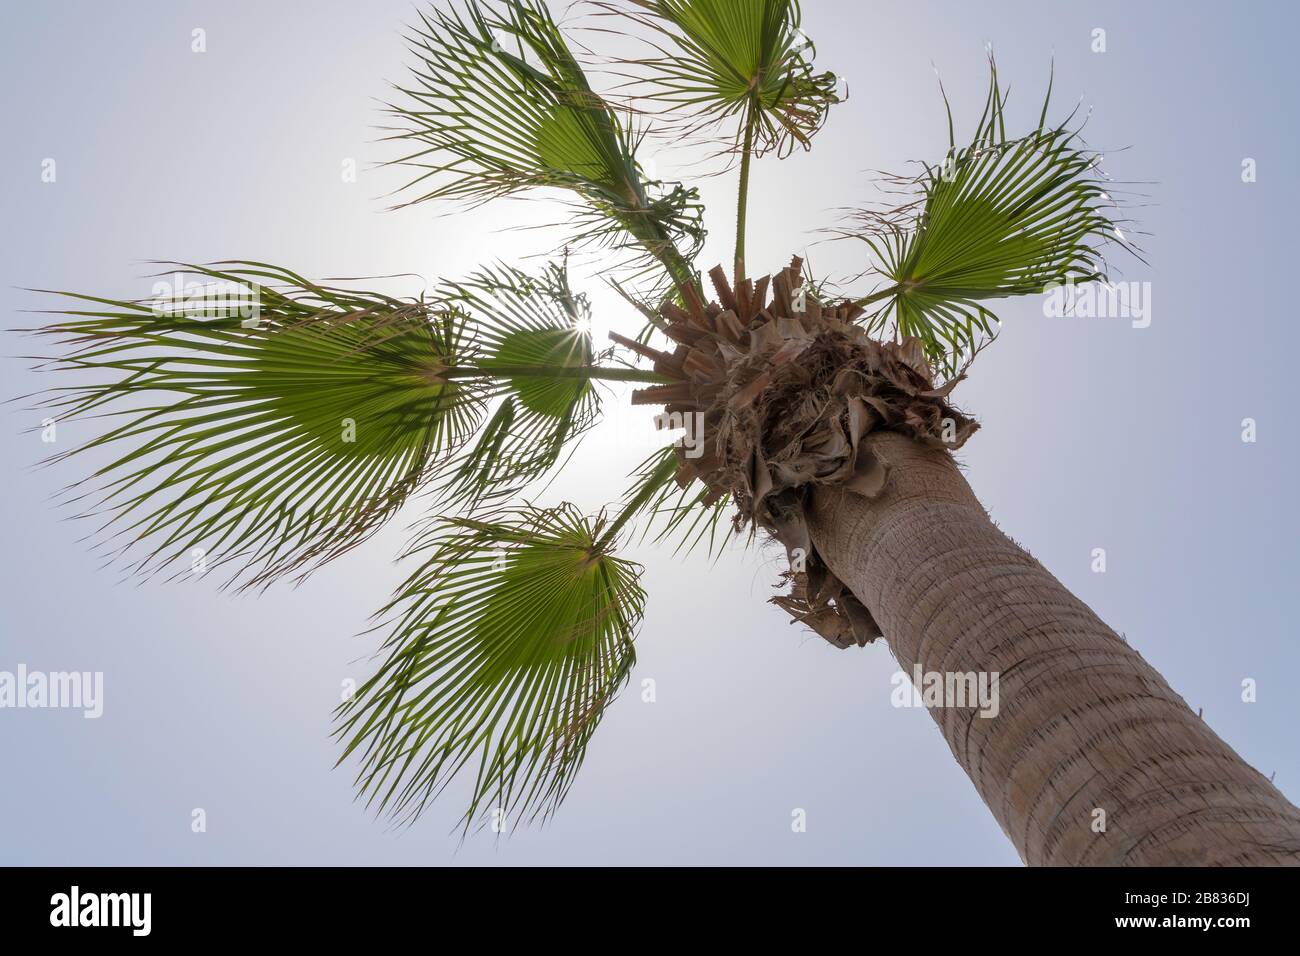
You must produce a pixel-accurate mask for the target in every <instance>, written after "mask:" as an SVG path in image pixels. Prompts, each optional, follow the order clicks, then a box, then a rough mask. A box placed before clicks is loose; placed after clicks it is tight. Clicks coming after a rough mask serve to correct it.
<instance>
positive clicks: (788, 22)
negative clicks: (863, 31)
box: [593, 0, 840, 155]
mask: <svg viewBox="0 0 1300 956" xmlns="http://www.w3.org/2000/svg"><path fill="white" fill-rule="evenodd" d="M593 6H594V7H595V8H597V9H598V10H600V11H602V12H604V13H609V14H615V15H618V16H621V17H624V18H627V19H629V20H631V21H633V22H635V23H637V24H639V25H641V26H642V27H645V28H648V29H650V30H653V31H655V32H656V33H657V34H658V35H660V36H662V37H665V38H666V40H667V41H668V43H669V44H670V46H669V47H668V48H665V47H664V46H661V45H659V44H658V43H655V44H654V47H655V50H656V53H657V55H655V56H651V57H647V58H642V59H634V60H631V61H630V63H629V66H631V67H633V68H634V69H637V71H638V76H639V78H640V79H641V80H642V83H641V84H639V85H643V86H644V87H645V89H646V93H645V96H646V98H647V99H648V100H650V101H652V102H658V103H659V104H661V105H662V106H663V107H665V109H666V110H667V112H668V113H669V114H680V115H682V116H684V117H686V118H687V122H688V123H689V124H690V127H691V128H693V129H696V130H698V129H702V128H708V127H710V126H716V125H719V124H724V123H727V122H728V121H731V120H737V121H738V122H737V126H736V129H735V131H734V136H733V138H734V140H735V143H736V146H737V147H738V148H741V141H742V138H746V137H747V143H748V145H747V146H746V147H744V148H745V150H746V152H748V151H749V150H750V149H752V151H753V152H754V153H755V154H756V155H762V154H764V153H766V152H768V151H770V150H777V151H778V153H779V154H781V155H785V154H788V153H789V152H790V151H791V150H793V149H794V147H795V146H796V145H798V146H802V147H804V148H805V149H806V148H808V147H809V146H810V143H811V140H812V137H813V135H814V134H815V133H816V132H817V131H818V130H819V129H821V127H822V125H823V124H824V123H825V121H826V116H827V113H828V111H829V109H830V107H831V106H832V105H833V104H835V103H838V102H839V101H840V97H839V96H838V94H837V86H838V82H837V79H836V77H835V75H834V74H833V73H829V72H823V73H815V72H814V71H813V67H812V60H813V57H814V56H815V53H816V50H815V47H814V46H813V43H812V41H811V40H809V39H808V38H807V37H806V36H805V35H804V34H803V32H802V31H801V30H800V22H801V12H800V9H799V3H798V0H744V2H737V0H626V2H624V3H614V2H605V0H597V2H594V3H593Z"/></svg>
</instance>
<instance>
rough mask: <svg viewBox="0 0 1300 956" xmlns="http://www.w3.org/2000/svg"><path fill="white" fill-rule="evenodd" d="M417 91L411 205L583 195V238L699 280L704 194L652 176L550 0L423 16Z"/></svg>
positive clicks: (472, 2)
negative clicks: (694, 263) (535, 194)
mask: <svg viewBox="0 0 1300 956" xmlns="http://www.w3.org/2000/svg"><path fill="white" fill-rule="evenodd" d="M420 16H421V23H420V25H419V27H417V28H416V29H415V30H414V32H413V35H412V36H411V37H410V44H411V49H412V52H413V53H414V55H415V56H416V58H417V60H418V63H417V65H416V66H415V67H414V68H413V70H412V75H411V82H410V83H408V84H407V85H406V86H401V87H398V89H399V91H400V92H401V93H403V94H404V95H405V97H406V98H407V100H406V102H405V104H404V105H394V106H391V107H390V110H389V111H390V114H391V115H392V116H393V117H395V118H396V119H397V120H399V121H400V124H401V125H400V126H398V127H396V128H395V129H393V130H392V134H391V136H390V138H391V139H394V140H399V141H403V142H406V143H409V144H413V145H414V146H415V147H416V151H415V152H412V153H408V154H406V155H404V156H402V157H400V158H399V159H397V160H395V162H396V163H400V164H405V165H408V166H412V167H415V168H416V169H419V170H421V172H420V173H419V175H418V176H417V177H416V178H415V179H414V180H413V181H412V182H411V183H409V184H408V186H407V187H406V188H407V189H408V190H414V191H415V198H414V199H412V200H411V202H423V201H426V200H431V199H442V198H446V199H456V200H463V201H468V202H471V203H475V202H482V201H486V200H488V199H492V198H495V197H498V196H505V195H510V194H513V193H517V192H520V191H523V190H528V189H533V188H536V187H554V188H557V189H562V190H567V191H569V192H571V193H574V194H576V195H577V196H578V197H579V198H580V199H581V200H582V203H581V204H580V208H581V209H582V210H584V211H583V212H581V213H580V214H579V215H578V216H576V217H574V219H573V220H572V222H573V224H574V225H575V226H576V227H577V228H578V230H579V235H578V238H579V239H580V240H592V241H597V242H602V243H607V244H611V245H614V246H616V247H618V248H629V237H630V239H631V242H632V244H633V245H634V246H635V247H636V248H639V249H640V250H641V253H642V254H643V255H644V256H648V257H650V258H651V259H653V260H656V261H657V262H658V263H659V264H661V265H662V266H663V267H664V268H665V269H666V270H667V272H668V274H669V275H670V276H671V277H672V279H673V280H674V281H675V282H678V283H682V282H692V281H694V271H693V270H692V268H691V267H690V259H692V258H693V257H694V255H695V253H696V252H697V251H698V249H699V246H700V245H701V244H702V243H703V240H704V230H703V227H702V225H701V223H700V206H699V203H698V197H697V194H696V193H695V192H694V191H693V190H687V189H684V188H683V187H681V186H680V185H673V186H671V187H669V186H664V184H660V183H651V182H648V181H647V180H646V179H645V178H644V177H643V175H642V171H641V167H640V166H639V165H638V163H637V161H636V157H635V144H636V137H635V136H634V135H633V133H632V131H631V130H630V129H629V127H628V125H627V123H626V122H625V120H624V117H623V116H622V115H621V114H618V113H616V112H615V111H614V110H613V109H611V107H610V106H609V105H608V104H607V103H606V102H605V101H604V100H603V99H601V97H600V96H598V95H597V94H596V93H594V92H593V91H592V89H591V86H590V84H589V83H588V81H587V78H586V75H585V74H584V73H583V70H582V68H581V67H580V66H579V64H578V62H577V61H576V60H575V59H574V57H573V54H572V53H571V52H570V50H569V47H568V44H567V42H566V41H565V39H564V36H563V34H562V33H561V31H560V29H559V27H558V26H557V25H556V24H555V22H554V20H553V19H552V18H551V14H550V12H549V10H548V9H547V7H546V4H545V3H543V2H541V0H515V2H511V3H506V4H499V3H493V2H490V0H466V2H465V3H462V4H460V5H449V6H447V7H446V8H445V9H441V8H434V9H431V10H430V11H428V12H427V13H421V15H420Z"/></svg>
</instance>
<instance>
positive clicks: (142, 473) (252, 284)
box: [37, 263, 484, 587]
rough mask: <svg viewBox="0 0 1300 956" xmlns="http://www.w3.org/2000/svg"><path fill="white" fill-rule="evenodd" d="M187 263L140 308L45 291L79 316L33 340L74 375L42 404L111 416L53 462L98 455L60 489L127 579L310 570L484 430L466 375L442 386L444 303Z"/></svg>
mask: <svg viewBox="0 0 1300 956" xmlns="http://www.w3.org/2000/svg"><path fill="white" fill-rule="evenodd" d="M184 268H185V270H186V271H184V272H182V273H178V274H177V276H176V277H175V278H174V280H172V279H169V280H167V281H164V282H162V283H161V284H160V286H159V288H160V290H161V291H160V292H159V293H158V294H157V295H155V297H154V299H153V300H151V301H146V302H140V301H114V300H109V299H101V298H95V297H90V296H80V295H70V294H68V293H60V294H62V295H67V296H69V297H70V298H72V299H75V300H78V301H80V302H82V303H87V304H88V305H89V307H88V308H84V309H79V310H70V309H69V310H59V313H60V314H62V315H64V316H66V318H65V319H64V320H62V321H59V322H57V323H55V324H52V325H49V326H47V327H45V328H43V329H40V330H37V331H38V332H39V333H41V334H43V335H46V336H51V337H53V338H55V339H57V340H58V341H59V343H60V344H61V345H62V346H63V347H64V349H65V353H64V354H62V355H60V356H57V357H54V358H51V359H50V360H49V365H50V366H52V367H54V368H57V369H63V370H65V371H72V372H77V373H84V375H85V377H86V381H84V382H78V383H77V384H71V385H67V386H63V387H57V388H53V389H50V390H48V391H47V392H46V393H45V397H44V400H43V406H44V407H45V408H46V409H48V410H49V411H50V413H51V414H52V415H53V416H54V417H56V418H57V419H58V420H59V421H60V422H68V421H75V420H84V419H89V418H92V417H93V418H96V419H98V418H101V417H105V416H106V417H107V418H108V419H109V420H110V422H112V424H111V426H110V427H108V428H107V429H106V430H105V431H104V432H102V433H101V434H100V435H99V436H98V437H95V438H93V439H91V440H89V441H86V442H85V443H84V444H81V445H79V446H78V447H76V448H74V449H72V450H71V451H69V452H66V453H64V454H63V455H60V456H56V458H67V457H70V456H89V455H91V454H94V455H95V457H96V460H97V462H101V463H100V464H99V465H98V467H97V468H96V470H95V472H94V475H93V476H92V478H91V480H90V481H88V482H83V483H80V484H78V485H74V486H72V487H71V488H70V489H68V492H67V494H68V496H69V497H70V498H71V499H72V500H74V501H77V502H79V503H80V505H81V507H83V508H84V510H85V513H87V514H98V515H103V516H105V518H106V521H105V524H104V526H103V529H104V533H105V537H104V538H102V539H101V541H102V544H103V546H104V547H109V548H120V550H119V551H118V554H119V556H120V557H121V558H122V559H123V560H124V562H125V563H126V564H127V565H128V566H129V567H130V568H131V569H132V570H135V571H139V572H145V573H151V572H155V571H158V570H161V569H162V568H164V567H166V566H167V565H168V564H169V563H170V562H172V561H175V560H176V559H185V560H186V564H187V568H186V569H185V570H190V571H210V570H212V569H213V568H215V567H218V566H225V565H230V566H231V568H233V569H234V571H233V574H232V575H231V577H230V578H229V580H228V583H234V582H236V581H238V582H240V585H241V586H244V587H247V586H251V585H261V584H265V583H268V582H269V581H270V580H272V579H273V578H275V577H277V576H279V575H282V574H286V573H292V572H300V573H306V572H308V571H309V570H311V569H312V568H314V567H316V566H318V565H319V564H321V563H323V562H324V561H327V560H329V559H330V558H332V557H335V556H336V555H338V554H340V553H342V552H344V551H346V550H348V549H349V548H351V547H352V546H354V545H355V544H357V543H358V542H359V541H361V540H363V539H364V538H365V537H366V536H368V535H369V534H370V533H371V532H373V531H374V530H375V529H376V528H377V527H378V526H379V525H380V524H381V523H382V522H383V521H384V520H385V519H387V518H388V517H389V516H391V515H392V514H393V513H394V512H395V511H396V510H397V508H399V507H400V506H401V504H402V503H403V502H404V501H405V500H406V499H407V497H408V496H409V495H410V494H411V492H412V491H413V490H414V489H415V488H416V487H417V486H418V485H419V484H420V483H421V482H422V481H423V480H425V478H426V477H427V476H428V474H429V473H430V471H431V469H433V468H434V466H435V465H436V463H437V461H438V459H439V458H440V457H441V456H445V455H446V454H448V453H450V452H452V451H454V450H455V449H456V448H457V447H459V446H460V444H461V443H462V442H464V441H465V440H466V439H467V438H468V437H469V436H470V435H471V434H472V432H473V430H474V428H475V427H476V425H477V423H478V422H479V420H480V419H481V415H482V406H483V399H484V395H483V390H482V388H481V386H480V384H478V383H475V382H474V381H472V380H462V381H454V380H450V379H448V378H446V377H444V372H445V371H446V369H447V367H448V366H452V365H454V364H456V362H457V361H458V358H459V356H460V355H461V354H462V353H463V352H464V350H465V348H466V341H465V328H464V324H463V321H462V319H461V317H459V316H458V315H456V314H455V313H454V312H447V311H442V312H435V311H434V310H432V309H430V308H429V307H427V306H426V305H424V304H423V303H420V302H409V301H408V302H404V301H399V300H396V299H392V298H389V297H386V296H382V295H377V294H374V293H360V292H351V291H344V290H338V289H331V288H326V287H322V286H318V285H314V284H311V283H309V282H307V281H306V280H304V279H301V278H300V277H298V276H296V275H295V274H293V273H290V272H288V271H286V270H282V269H278V268H275V267H272V266H266V265H263V264H260V263H230V264H228V268H225V269H216V268H210V267H200V266H187V267H184ZM63 427H64V428H65V429H66V428H67V427H69V426H68V425H64V426H63ZM178 573H184V572H183V571H182V572H178Z"/></svg>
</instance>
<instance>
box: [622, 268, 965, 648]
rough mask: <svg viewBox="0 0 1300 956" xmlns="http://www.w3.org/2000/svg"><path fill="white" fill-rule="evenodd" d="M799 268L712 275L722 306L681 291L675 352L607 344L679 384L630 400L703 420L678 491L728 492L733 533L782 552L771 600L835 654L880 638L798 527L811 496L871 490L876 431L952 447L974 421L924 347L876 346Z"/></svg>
mask: <svg viewBox="0 0 1300 956" xmlns="http://www.w3.org/2000/svg"><path fill="white" fill-rule="evenodd" d="M802 268H803V262H802V260H800V259H799V258H798V257H796V258H795V259H794V260H793V261H792V262H791V263H790V266H789V267H788V268H786V269H784V270H782V271H781V272H780V273H778V274H776V275H775V276H771V277H768V276H765V277H763V278H761V279H759V280H758V281H757V282H751V281H750V280H748V279H745V280H742V281H739V282H737V284H736V286H735V288H734V289H733V288H732V286H731V285H729V284H728V282H727V279H726V274H725V273H724V272H723V271H722V269H721V268H720V267H719V268H715V269H713V270H712V271H711V272H710V273H709V277H710V278H711V279H712V281H713V285H714V288H715V289H716V290H717V294H718V301H717V302H713V303H710V304H708V305H705V304H704V303H703V302H701V301H700V297H699V295H698V293H697V292H696V290H695V289H694V288H693V287H688V288H685V289H682V290H681V294H682V300H683V302H684V304H685V307H684V308H683V307H679V306H677V305H675V304H672V303H670V304H667V305H665V306H664V307H663V309H662V310H661V312H662V315H663V317H664V318H665V319H667V320H668V327H667V334H668V335H669V337H670V338H672V339H673V340H674V341H675V342H677V343H678V345H677V348H676V350H675V351H673V352H672V353H667V352H661V351H658V350H656V349H653V348H649V347H647V346H645V345H642V344H640V343H637V342H633V341H632V340H630V339H626V338H624V337H622V336H618V335H615V336H614V338H615V339H617V340H618V341H619V342H621V343H622V344H624V345H626V346H628V347H629V348H631V349H633V350H634V351H636V352H638V353H639V354H641V355H643V356H645V357H647V358H650V359H653V360H654V368H655V371H656V372H659V373H660V374H662V375H664V376H666V377H668V378H670V379H672V380H673V381H672V383H671V384H667V385H655V386H651V387H650V388H645V389H641V390H639V391H637V392H635V393H634V395H633V398H632V401H633V403H634V404H654V405H663V406H664V410H665V411H666V412H667V413H669V414H676V415H680V416H682V418H681V421H682V423H683V424H685V425H686V426H687V427H688V428H692V427H694V426H695V425H696V424H698V425H702V428H703V434H702V435H700V434H698V433H696V434H695V435H694V438H695V441H694V442H693V443H692V446H693V447H695V448H699V449H702V453H700V454H698V455H697V457H690V456H689V453H688V451H687V448H686V447H685V446H683V447H679V448H678V462H679V467H678V471H677V481H678V483H679V484H681V485H682V487H686V486H687V485H689V484H690V483H691V482H692V481H693V480H695V479H697V478H698V479H700V480H701V481H703V482H704V484H705V485H706V486H707V487H708V488H709V490H710V492H711V496H712V497H711V500H713V501H716V500H717V499H718V498H720V497H722V496H723V495H727V494H729V495H731V496H732V497H733V498H734V500H735V502H736V505H737V507H738V508H739V512H738V514H737V515H736V526H737V528H738V529H739V528H742V527H744V526H745V525H746V524H747V523H749V522H753V523H754V525H755V526H757V527H759V528H762V529H764V530H766V531H768V532H769V533H770V534H772V536H773V537H775V538H776V539H777V540H778V541H780V542H781V543H782V544H783V545H784V546H785V548H786V552H787V554H788V555H789V558H790V567H791V570H789V571H788V572H786V573H785V575H784V578H785V581H786V583H787V584H788V585H789V586H790V593H789V594H785V595H782V596H780V597H776V598H773V599H772V602H773V603H774V604H777V605H778V606H780V607H782V608H784V609H785V610H786V611H788V612H789V613H790V615H791V616H792V617H794V618H795V619H796V620H798V621H801V622H802V623H804V624H806V625H808V626H809V627H810V628H812V629H813V630H814V631H816V632H817V633H818V634H820V635H821V636H822V637H824V638H826V640H828V641H830V642H831V643H832V644H834V645H836V646H837V647H850V646H853V645H859V646H861V645H864V644H866V643H868V642H869V641H871V640H874V639H875V638H876V637H878V636H880V630H879V628H878V627H877V626H876V623H875V621H874V619H873V618H872V616H871V613H870V611H869V610H868V609H867V608H866V607H864V606H863V605H862V604H861V602H860V601H859V600H858V599H857V597H856V596H854V595H853V594H852V593H851V592H850V591H849V590H848V588H846V587H845V586H844V585H843V584H842V583H841V582H840V581H839V580H838V579H837V578H836V577H835V576H834V575H833V574H832V573H831V572H830V570H829V569H828V568H827V567H826V564H825V562H824V561H822V560H821V558H820V556H819V555H818V554H817V553H816V549H815V548H814V547H813V544H812V541H811V539H810V538H809V534H808V526H807V521H806V519H805V508H806V507H807V504H808V501H809V494H810V492H811V489H812V488H813V487H814V486H816V485H833V486H839V487H842V488H844V489H845V490H846V491H848V492H851V493H854V494H859V495H862V496H864V497H866V498H874V497H875V496H876V495H878V494H879V493H880V492H881V491H882V490H883V489H884V487H885V483H886V481H887V480H888V477H889V465H888V463H887V462H885V461H882V460H880V458H879V457H878V456H876V455H874V454H873V453H872V451H871V449H870V448H869V447H868V443H867V442H865V441H864V440H863V439H864V438H865V437H866V436H867V435H868V434H870V433H871V432H873V431H877V430H890V431H896V432H901V433H902V434H904V435H907V436H908V437H910V438H913V439H915V440H917V441H920V442H924V443H926V444H930V445H936V446H940V447H944V448H948V449H956V448H959V447H961V445H962V444H963V443H964V442H965V441H966V439H967V438H969V437H970V435H971V433H972V432H974V431H975V429H976V428H978V427H979V426H978V425H977V424H976V423H975V422H974V421H973V420H972V419H970V418H968V417H967V416H965V415H963V414H962V413H961V412H960V411H958V410H957V409H955V408H953V407H952V406H950V405H949V404H948V403H947V401H946V398H947V396H948V394H949V393H950V392H951V391H952V389H953V387H954V386H956V384H957V383H958V382H959V381H960V380H961V378H962V376H960V375H959V376H957V377H955V378H953V379H951V380H949V381H948V382H945V383H944V384H943V385H942V386H939V387H936V386H935V384H934V380H933V375H932V373H931V371H930V367H929V365H928V363H927V362H926V359H925V352H924V349H923V347H922V345H921V343H920V341H918V340H917V339H914V338H907V339H904V340H903V341H902V342H879V341H876V340H875V339H872V338H870V337H869V336H868V335H867V333H866V331H865V330H864V329H863V328H862V327H861V326H860V325H857V324H856V323H855V322H854V320H855V319H857V318H858V317H859V316H861V315H862V314H863V311H862V309H861V308H860V307H859V306H856V305H854V304H853V303H852V302H847V301H846V302H841V303H839V304H837V305H834V306H827V305H823V304H822V303H821V302H820V301H819V300H818V298H817V297H816V295H814V293H813V292H812V291H811V290H808V289H807V288H805V286H804V282H803V277H802V274H801V273H802ZM769 290H770V292H771V301H768V292H769Z"/></svg>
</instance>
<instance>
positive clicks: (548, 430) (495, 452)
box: [446, 265, 600, 507]
mask: <svg viewBox="0 0 1300 956" xmlns="http://www.w3.org/2000/svg"><path fill="white" fill-rule="evenodd" d="M451 296H452V301H453V302H455V303H456V305H457V308H459V309H461V310H463V311H464V312H465V314H466V315H468V316H470V317H471V319H472V321H473V323H474V329H475V333H476V346H477V348H478V365H479V367H480V368H481V369H483V370H484V372H485V373H487V374H491V375H493V376H494V377H495V378H496V380H497V381H498V382H499V383H500V385H499V387H498V388H496V389H495V390H494V394H498V395H500V397H501V403H500V405H499V406H498V407H497V409H496V411H495V412H494V414H493V415H492V417H491V419H490V420H489V422H488V424H487V426H486V427H485V428H484V429H483V431H482V432H481V433H480V435H479V437H478V439H477V441H476V442H475V443H474V444H473V445H472V446H471V447H469V448H468V449H467V450H466V452H465V454H464V455H462V456H461V457H460V459H459V460H458V462H457V465H456V467H455V468H454V470H453V471H452V472H451V477H450V480H449V484H448V485H447V491H446V496H447V497H448V499H451V498H454V499H455V500H456V501H457V502H458V503H459V504H461V505H462V506H466V507H469V506H473V505H475V504H476V503H478V502H479V501H481V500H484V499H500V498H503V497H506V496H508V495H510V494H513V493H514V492H516V491H518V490H519V488H520V487H521V486H523V485H524V484H526V483H527V482H529V481H531V480H532V479H534V478H538V477H540V476H541V475H543V474H544V473H545V472H546V471H548V470H549V469H550V468H551V467H552V466H554V465H555V464H556V463H557V462H558V461H559V459H560V456H561V454H562V453H563V451H564V448H565V446H566V444H567V443H569V442H570V441H572V440H573V439H575V438H577V437H578V436H580V435H581V434H582V433H583V432H584V431H586V430H587V429H588V428H590V427H591V426H592V425H593V424H595V422H596V421H597V420H598V418H599V413H600V396H599V394H598V392H597V391H596V389H595V387H594V386H593V385H592V382H591V381H590V380H589V379H586V378H581V377H576V376H574V377H567V378H566V377H562V376H561V375H560V374H558V373H560V372H562V371H563V370H565V369H572V370H575V371H576V370H580V369H584V368H589V367H591V366H592V364H593V361H594V355H593V353H592V348H591V337H590V333H589V331H588V324H589V322H590V314H589V309H588V305H587V300H586V298H585V297H584V296H582V295H575V294H574V293H573V292H572V291H571V290H570V288H569V281H568V274H567V272H566V271H565V269H564V267H563V266H562V265H554V266H552V267H550V268H549V269H548V270H547V271H546V272H544V273H543V274H542V275H541V276H540V277H533V276H529V275H526V274H525V273H523V272H520V271H519V270H517V269H510V268H507V267H504V266H501V267H497V268H489V269H485V270H484V271H482V272H480V273H478V274H476V275H474V276H472V277H471V278H470V279H468V280H466V281H465V282H463V283H457V284H454V285H453V286H452V287H451ZM530 368H536V369H539V370H545V372H546V374H529V373H528V372H526V371H523V370H526V369H530Z"/></svg>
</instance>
